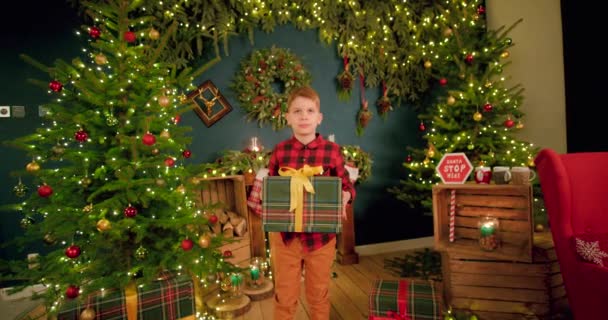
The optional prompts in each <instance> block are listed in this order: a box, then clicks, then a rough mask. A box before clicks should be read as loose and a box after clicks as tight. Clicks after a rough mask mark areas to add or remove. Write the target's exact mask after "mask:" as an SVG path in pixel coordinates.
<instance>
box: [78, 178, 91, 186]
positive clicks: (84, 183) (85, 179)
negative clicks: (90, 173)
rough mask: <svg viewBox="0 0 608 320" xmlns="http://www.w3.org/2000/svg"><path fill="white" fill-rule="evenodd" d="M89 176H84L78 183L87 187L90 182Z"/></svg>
mask: <svg viewBox="0 0 608 320" xmlns="http://www.w3.org/2000/svg"><path fill="white" fill-rule="evenodd" d="M91 182H92V181H91V178H89V177H84V178H82V179H81V180H80V184H82V186H84V187H88V186H89V185H90V184H91Z"/></svg>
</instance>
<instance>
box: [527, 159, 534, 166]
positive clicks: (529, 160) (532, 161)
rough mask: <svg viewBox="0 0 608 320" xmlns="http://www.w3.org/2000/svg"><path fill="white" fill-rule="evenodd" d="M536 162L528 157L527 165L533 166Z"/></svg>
mask: <svg viewBox="0 0 608 320" xmlns="http://www.w3.org/2000/svg"><path fill="white" fill-rule="evenodd" d="M534 166H536V163H534V159H528V167H534Z"/></svg>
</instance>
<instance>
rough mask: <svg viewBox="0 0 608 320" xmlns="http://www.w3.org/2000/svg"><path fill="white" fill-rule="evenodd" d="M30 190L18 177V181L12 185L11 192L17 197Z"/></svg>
mask: <svg viewBox="0 0 608 320" xmlns="http://www.w3.org/2000/svg"><path fill="white" fill-rule="evenodd" d="M29 190H30V188H28V187H27V186H26V185H25V184H23V182H22V181H21V177H19V183H17V185H16V186H14V187H13V193H14V194H15V195H16V196H17V197H19V198H22V197H25V195H26V194H27V192H28V191H29Z"/></svg>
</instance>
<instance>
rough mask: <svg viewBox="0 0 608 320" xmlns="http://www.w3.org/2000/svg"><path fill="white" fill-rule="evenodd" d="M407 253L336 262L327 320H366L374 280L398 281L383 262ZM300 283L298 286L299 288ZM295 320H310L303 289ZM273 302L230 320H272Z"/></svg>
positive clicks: (258, 304) (256, 303) (261, 303)
mask: <svg viewBox="0 0 608 320" xmlns="http://www.w3.org/2000/svg"><path fill="white" fill-rule="evenodd" d="M406 254H407V252H395V253H391V254H383V255H375V256H361V257H359V263H358V264H352V265H347V266H344V265H340V264H338V263H337V262H336V263H335V264H334V266H333V271H334V272H335V273H336V275H337V276H336V277H335V278H333V279H332V280H331V284H330V289H329V293H330V300H331V314H330V320H364V319H368V317H367V314H368V311H367V310H368V301H369V299H368V293H369V291H370V290H371V285H372V281H373V280H375V279H398V278H399V277H398V276H397V275H396V274H394V273H392V272H391V271H389V270H387V269H385V268H384V259H386V258H388V259H390V258H393V257H403V256H405V255H406ZM303 286H304V283H302V287H303ZM299 302H300V303H299V306H298V311H297V314H296V320H308V319H312V317H311V315H310V312H309V311H308V305H307V304H306V298H305V295H304V288H301V295H300V301H299ZM272 311H273V299H272V298H269V299H266V300H262V301H254V302H252V303H251V309H250V310H249V311H248V312H247V313H245V314H244V315H242V316H239V317H237V318H234V319H243V320H273V319H274V317H273V314H272Z"/></svg>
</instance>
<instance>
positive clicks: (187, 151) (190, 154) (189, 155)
mask: <svg viewBox="0 0 608 320" xmlns="http://www.w3.org/2000/svg"><path fill="white" fill-rule="evenodd" d="M182 156H184V158H186V159H188V158H190V157H192V151H190V150H184V151H183V152H182Z"/></svg>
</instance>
